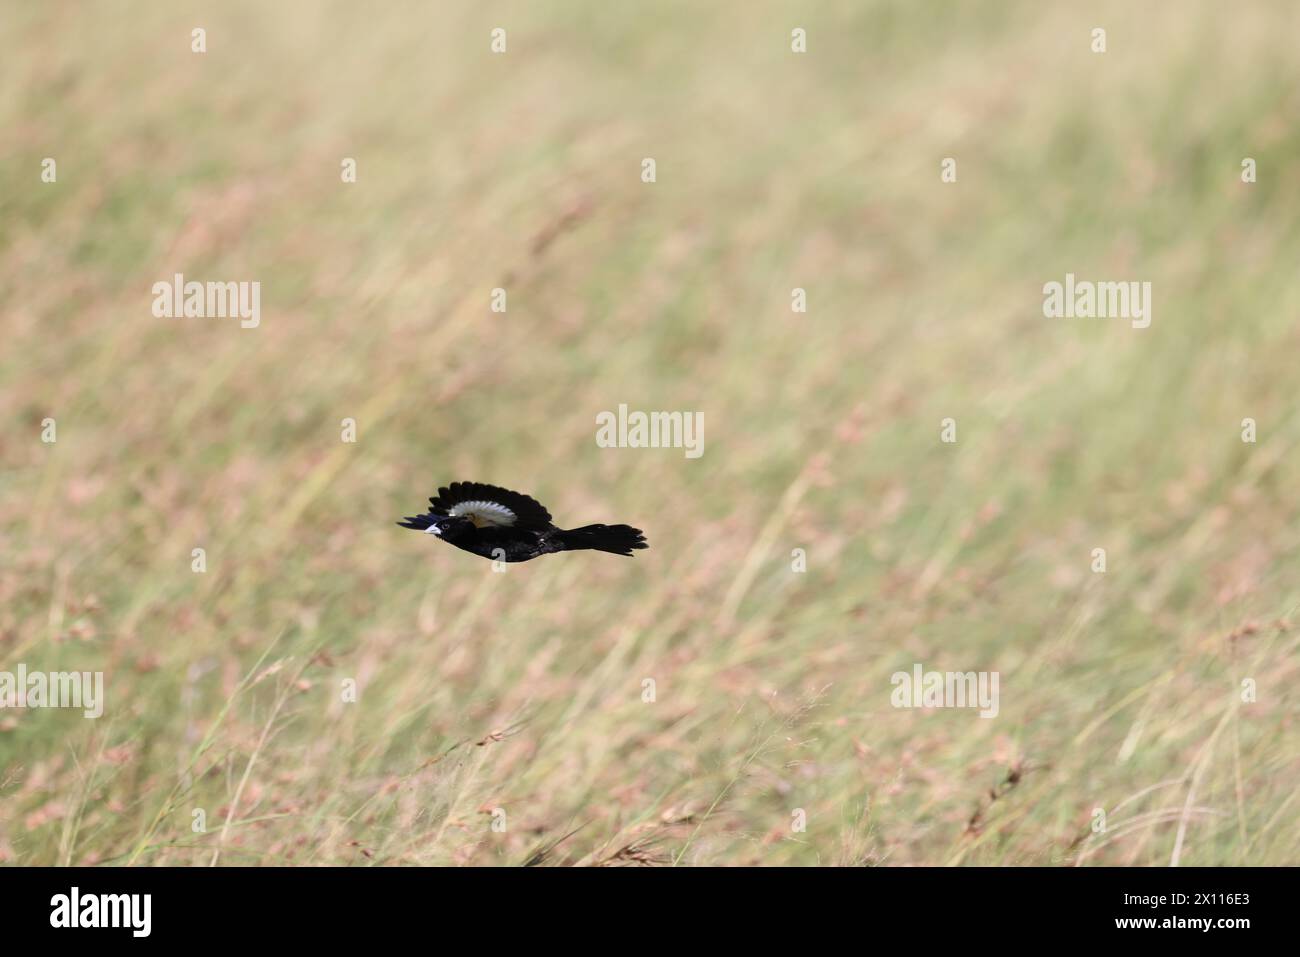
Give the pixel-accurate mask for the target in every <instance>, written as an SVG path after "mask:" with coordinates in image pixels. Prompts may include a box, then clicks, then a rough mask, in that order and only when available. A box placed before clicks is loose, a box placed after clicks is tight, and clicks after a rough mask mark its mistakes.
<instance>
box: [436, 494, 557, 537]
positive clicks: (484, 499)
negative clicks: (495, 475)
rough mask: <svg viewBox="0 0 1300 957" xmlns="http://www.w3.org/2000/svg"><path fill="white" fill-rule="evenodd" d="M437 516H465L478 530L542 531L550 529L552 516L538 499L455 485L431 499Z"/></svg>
mask: <svg viewBox="0 0 1300 957" xmlns="http://www.w3.org/2000/svg"><path fill="white" fill-rule="evenodd" d="M429 508H430V511H432V512H434V513H435V514H437V515H450V516H463V517H465V518H468V519H470V521H472V522H473V523H474V524H475V525H477V526H478V527H479V528H483V527H484V526H488V525H498V526H504V527H507V528H527V529H535V530H537V531H542V530H544V529H547V528H550V527H551V513H550V512H548V511H547V510H546V509H545V508H543V507H542V505H541V503H539V502H538V501H537V500H536V499H533V498H529V497H528V496H527V495H521V494H520V493H519V492H512V491H510V490H509V489H504V488H500V487H499V486H496V485H484V484H483V483H481V482H452V483H451V484H450V485H448V486H446V487H444V488H440V489H438V494H437V495H435V496H434V497H433V498H431V499H429Z"/></svg>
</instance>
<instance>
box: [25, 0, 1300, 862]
mask: <svg viewBox="0 0 1300 957" xmlns="http://www.w3.org/2000/svg"><path fill="white" fill-rule="evenodd" d="M480 6H481V5H479V4H472V3H459V2H456V3H452V2H447V3H440V4H437V5H432V4H415V3H411V4H406V5H385V11H386V12H384V13H382V14H375V13H363V12H362V11H361V10H360V8H359V5H353V4H342V3H340V4H336V5H332V6H326V7H323V8H322V7H321V6H320V5H316V4H301V5H299V4H290V3H283V4H281V3H276V4H255V3H251V2H249V3H221V4H215V3H214V4H186V3H176V4H171V3H169V4H148V5H146V4H136V5H134V6H133V8H132V10H133V12H132V13H131V15H129V16H128V15H126V14H124V13H123V12H121V11H122V7H121V5H110V4H98V5H86V4H73V3H52V4H34V5H30V6H26V5H25V6H23V7H21V8H20V9H18V10H15V11H11V12H10V13H9V14H8V15H7V24H6V28H5V30H4V31H3V34H0V61H2V62H4V64H5V73H6V78H7V82H6V83H5V84H3V86H0V128H3V129H4V130H5V136H4V137H3V140H2V142H0V334H2V335H3V342H4V351H3V355H2V357H0V403H2V404H3V408H4V409H5V411H6V416H5V423H4V425H3V430H2V431H0V461H2V462H3V473H0V483H2V484H0V488H2V489H3V494H2V495H0V663H3V665H0V667H10V666H12V665H13V664H15V663H17V662H23V663H25V664H26V665H27V666H28V668H30V669H46V670H64V669H77V670H103V671H104V672H105V673H106V684H107V694H108V706H107V710H106V713H105V716H104V717H103V718H102V719H100V720H98V721H86V720H84V719H82V718H81V717H80V716H79V715H75V714H72V713H69V712H59V711H48V710H47V711H22V712H19V711H5V712H0V861H4V862H14V863H21V864H49V863H69V862H71V863H95V862H103V863H124V862H134V863H137V864H209V863H218V864H223V863H266V864H280V863H295V864H339V863H355V864H360V865H370V864H524V863H532V864H551V865H553V864H565V863H580V864H602V865H625V864H639V865H665V864H672V863H677V864H750V863H764V864H859V863H877V864H890V865H902V864H919V863H925V864H945V863H957V864H1030V863H1037V864H1042V863H1086V864H1164V863H1168V862H1169V861H1170V860H1171V859H1173V858H1175V857H1176V858H1177V859H1179V860H1180V861H1181V862H1183V863H1188V864H1242V863H1270V864H1279V863H1295V862H1296V861H1297V860H1298V859H1300V854H1298V853H1297V852H1298V850H1300V829H1298V827H1297V821H1298V820H1300V816H1298V815H1297V810H1298V806H1297V801H1296V793H1297V790H1298V789H1297V784H1300V774H1298V773H1297V772H1298V771H1300V767H1298V761H1297V755H1298V754H1300V747H1297V744H1298V742H1297V728H1296V713H1297V692H1296V687H1297V683H1298V679H1300V666H1298V664H1297V634H1300V620H1297V619H1296V609H1297V601H1298V597H1300V592H1298V589H1297V586H1296V578H1295V574H1294V572H1295V568H1296V559H1297V557H1298V552H1300V526H1298V525H1297V514H1296V512H1297V504H1298V502H1300V495H1297V488H1300V460H1298V458H1297V443H1298V442H1300V412H1298V411H1297V406H1296V404H1295V402H1294V396H1293V392H1294V388H1293V383H1294V378H1295V356H1296V354H1297V348H1298V347H1300V332H1298V328H1300V327H1297V323H1296V316H1297V312H1298V309H1300V278H1298V274H1297V270H1296V268H1295V267H1296V263H1297V262H1300V226H1298V225H1297V224H1298V223H1300V216H1297V210H1298V209H1300V175H1298V174H1297V170H1296V157H1297V156H1300V133H1298V132H1297V128H1296V125H1295V122H1294V118H1295V117H1296V116H1297V115H1300V99H1297V94H1296V90H1298V89H1300V63H1298V62H1297V60H1296V58H1295V55H1294V37H1295V36H1296V33H1297V30H1296V28H1297V25H1298V24H1297V22H1296V21H1297V15H1296V11H1295V9H1294V6H1293V5H1292V4H1289V3H1286V2H1281V0H1279V2H1276V3H1267V2H1244V3H1238V4H1234V5H1232V7H1231V8H1230V9H1229V8H1228V7H1225V6H1224V5H1222V4H1218V3H1211V2H1200V3H1191V2H1186V3H1172V2H1169V3H1146V4H1129V3H1110V4H1103V5H1098V6H1097V7H1096V8H1095V9H1091V10H1088V11H1084V9H1083V7H1082V6H1081V5H1077V4H1065V3H1060V4H1043V3H1037V2H1032V3H1031V2H1027V0H1026V2H1012V3H987V4H974V3H967V4H960V5H957V7H956V9H955V10H951V11H948V10H947V6H948V5H938V4H931V3H895V2H883V0H878V2H866V3H857V2H854V3H850V2H840V3H818V4H810V3H809V4H791V3H750V2H745V3H741V2H734V3H723V4H709V5H707V6H706V5H700V4H687V3H661V4H656V5H654V7H653V10H652V9H650V8H649V7H647V8H645V9H642V5H630V4H628V5H624V4H600V3H579V2H556V3H547V4H522V3H519V4H512V5H504V6H501V7H499V8H495V7H494V8H493V9H490V10H487V11H483V10H480V9H478V8H479V7H480ZM940 6H942V7H943V8H944V10H945V12H942V13H941V12H940ZM196 25H202V26H204V27H206V29H207V31H208V38H209V39H208V44H209V52H208V53H206V54H204V55H202V56H198V55H194V54H192V53H190V52H189V31H190V29H191V28H192V27H194V26H196ZM1097 25H1104V26H1106V27H1107V28H1108V30H1109V46H1110V49H1109V52H1107V53H1106V54H1105V55H1095V54H1092V53H1090V52H1089V50H1088V34H1089V31H1090V29H1091V28H1092V27H1093V26H1097ZM494 26H505V27H506V28H507V29H508V31H509V33H508V36H509V52H508V54H507V55H505V56H493V55H491V54H490V53H489V52H488V31H489V29H490V28H491V27H494ZM794 26H803V27H805V28H806V29H807V30H808V34H809V47H810V49H809V53H808V54H806V55H804V56H795V55H792V54H791V53H790V52H789V46H788V42H789V39H788V38H789V31H790V29H791V28H792V27H794ZM46 156H52V157H55V158H56V159H57V161H58V164H59V165H58V170H59V180H58V183H57V184H53V185H45V184H42V183H40V181H39V178H38V177H39V172H40V161H41V159H42V158H43V157H46ZM345 156H352V157H356V158H357V160H358V164H359V181H358V182H357V183H356V184H354V185H344V184H342V183H340V181H339V164H340V161H341V159H342V158H343V157H345ZM644 156H653V157H655V158H656V160H657V162H658V172H659V181H658V182H657V183H655V184H653V185H647V184H643V183H642V182H640V180H639V175H638V174H639V171H640V162H641V159H642V157H644ZM945 156H953V157H957V158H958V162H959V179H958V183H956V184H952V185H943V184H940V182H939V178H938V169H939V161H940V159H941V158H943V157H945ZM1243 156H1252V157H1254V158H1255V159H1256V160H1257V161H1258V164H1259V171H1260V179H1259V182H1258V183H1256V184H1254V185H1250V186H1246V185H1244V184H1242V183H1241V182H1240V181H1239V179H1238V172H1239V164H1240V161H1241V158H1242V157H1243ZM1067 271H1072V272H1075V273H1077V274H1078V275H1080V276H1081V277H1098V278H1115V279H1146V280H1150V281H1151V282H1152V283H1153V285H1154V289H1155V294H1154V295H1155V318H1154V322H1153V324H1152V327H1151V328H1150V329H1147V330H1145V331H1136V330H1132V329H1130V328H1129V327H1128V325H1127V324H1126V323H1122V322H1113V323H1101V322H1087V321H1083V320H1078V321H1064V320H1063V321H1059V322H1052V321H1048V320H1045V319H1043V318H1042V316H1041V291H1040V290H1041V287H1042V284H1043V283H1044V282H1046V281H1049V280H1052V279H1060V278H1061V277H1062V276H1063V274H1064V273H1065V272H1067ZM174 272H183V273H185V274H186V275H187V277H189V278H199V279H222V280H241V279H243V280H258V281H260V282H261V283H262V288H263V303H262V309H263V318H262V324H261V326H260V327H259V328H258V329H255V330H242V329H240V328H238V326H237V325H236V324H235V323H233V322H232V321H230V320H175V321H172V320H160V319H155V318H154V317H153V316H152V315H151V314H150V301H151V297H150V294H149V289H150V286H151V285H152V283H153V282H155V281H158V280H160V279H165V278H167V277H170V276H171V275H172V274H173V273H174ZM496 286H504V287H506V288H508V290H509V296H510V299H509V312H508V313H507V314H506V315H495V314H493V313H491V312H490V311H489V310H488V297H489V291H490V290H491V289H492V288H493V287H496ZM795 286H801V287H804V288H806V289H807V290H808V295H809V302H810V309H809V313H808V315H807V316H795V315H792V314H791V312H790V307H789V303H790V290H791V288H792V287H795ZM619 403H627V404H628V405H629V406H631V407H632V408H634V409H636V408H639V409H676V410H698V411H701V412H702V413H703V415H704V421H705V438H706V451H705V454H704V456H703V457H702V458H700V459H698V460H688V459H686V458H685V457H684V456H683V455H682V454H681V453H680V452H678V451H655V450H604V449H599V448H597V447H596V445H595V442H594V440H593V437H594V432H595V427H594V417H595V415H596V413H597V412H599V411H601V410H605V409H614V408H616V407H617V405H618V404H619ZM47 416H51V417H54V418H55V419H56V420H57V423H58V441H57V443H55V444H53V445H48V444H43V443H42V442H41V441H40V431H41V425H40V423H41V421H42V419H44V418H45V417H47ZM945 416H954V417H956V419H957V420H958V424H959V441H958V442H957V444H956V445H945V444H942V443H940V442H939V421H940V419H942V418H944V417H945ZM1248 416H1249V417H1252V418H1254V419H1256V420H1257V422H1258V423H1259V441H1258V442H1257V443H1256V444H1253V445H1250V444H1244V443H1242V442H1241V441H1240V439H1239V431H1240V423H1241V420H1242V419H1243V418H1244V417H1248ZM345 417H353V418H355V419H356V420H357V423H358V428H359V439H358V441H357V442H356V443H355V444H345V443H343V442H341V441H340V432H339V429H340V421H341V420H342V419H343V418H345ZM452 479H475V480H481V481H491V482H499V483H501V484H505V485H509V486H512V487H516V488H520V489H523V490H526V491H531V492H533V493H534V494H535V495H537V496H538V497H539V498H540V499H541V500H542V501H544V502H546V503H547V504H548V505H549V506H550V507H551V510H552V512H553V513H555V514H556V515H557V517H559V518H561V519H562V520H565V521H568V522H569V523H571V524H574V525H576V524H582V523H585V522H588V521H602V520H616V521H629V522H632V523H634V524H637V525H639V526H641V527H642V528H644V529H646V533H647V536H648V538H649V540H650V543H651V549H650V550H649V551H648V552H643V553H641V554H640V555H638V557H637V558H636V559H635V560H634V561H626V560H621V559H619V560H616V559H613V558H610V557H608V556H598V555H574V556H567V557H563V558H562V559H552V560H546V561H538V562H533V563H530V564H526V565H520V566H514V567H511V568H510V569H509V571H508V572H507V573H506V574H494V573H492V571H491V567H490V565H489V564H488V563H486V562H482V561H479V560H476V559H473V558H471V557H470V556H467V555H464V554H462V553H459V552H456V551H454V550H453V549H449V548H444V547H437V546H435V544H434V543H432V542H429V541H427V540H424V539H421V538H420V537H418V536H415V535H412V534H410V533H409V532H406V531H403V530H401V529H398V528H396V527H394V525H393V524H392V522H393V520H394V519H396V518H397V517H399V516H401V515H403V514H410V510H411V509H412V508H414V507H416V506H418V505H420V503H422V502H423V500H424V498H425V497H426V496H427V495H429V494H430V493H431V492H432V491H433V489H434V488H435V487H436V485H437V484H438V483H440V482H445V481H449V480H452ZM195 547H203V548H205V549H206V550H207V557H208V568H207V572H206V574H201V575H198V574H193V573H192V572H191V570H190V561H191V559H190V555H191V549H193V548H195ZM1096 547H1105V548H1106V549H1107V550H1108V556H1109V570H1108V571H1107V572H1106V574H1104V575H1095V574H1093V573H1092V572H1091V571H1090V570H1089V562H1090V553H1091V550H1092V549H1093V548H1096ZM794 548H803V549H806V551H807V560H808V570H807V572H806V573H805V574H794V573H792V571H791V565H790V554H791V550H792V549H794ZM913 662H922V663H924V664H925V665H926V667H928V668H933V669H941V670H943V669H951V670H962V671H966V670H996V671H998V672H1000V674H1001V680H1002V700H1001V711H1000V714H999V716H998V717H997V718H996V719H992V720H981V719H979V718H977V717H975V716H974V715H973V714H972V713H971V712H968V711H951V710H949V711H943V710H940V711H907V710H896V709H894V708H892V707H891V706H890V702H889V695H890V691H891V686H890V683H889V678H890V675H891V674H892V673H893V672H895V671H898V670H901V669H908V668H910V666H911V664H912V663H913ZM647 678H651V679H654V681H655V682H656V692H657V693H656V700H655V701H654V702H653V703H646V702H643V700H642V682H643V681H644V680H645V679H647ZM1245 678H1252V679H1254V680H1255V681H1256V682H1257V685H1258V700H1257V701H1255V702H1254V703H1249V704H1247V703H1243V702H1242V701H1241V700H1240V695H1239V688H1240V684H1241V682H1242V680H1243V679H1245ZM346 679H354V680H355V681H357V682H358V684H359V687H360V689H361V690H360V700H359V701H358V702H357V703H355V704H348V703H345V702H343V701H342V699H341V694H340V688H341V685H342V682H343V681H344V680H346ZM1096 808H1104V809H1105V810H1106V812H1107V815H1108V823H1109V825H1110V829H1109V830H1108V832H1107V833H1105V834H1102V835H1097V834H1094V833H1093V832H1092V830H1091V828H1090V824H1091V822H1092V819H1093V812H1094V809H1096ZM494 809H502V810H503V811H504V814H505V818H504V820H505V823H506V826H505V829H504V831H494V830H493V829H492V827H491V824H492V821H493V817H492V812H493V811H494ZM797 809H803V810H804V811H805V812H806V815H807V830H806V831H805V832H795V831H792V828H791V822H792V819H793V815H794V813H795V811H796V810H797ZM196 810H202V811H203V812H204V817H205V821H206V828H205V830H204V832H202V833H196V832H195V831H194V829H193V828H192V822H193V820H194V812H195V811H196Z"/></svg>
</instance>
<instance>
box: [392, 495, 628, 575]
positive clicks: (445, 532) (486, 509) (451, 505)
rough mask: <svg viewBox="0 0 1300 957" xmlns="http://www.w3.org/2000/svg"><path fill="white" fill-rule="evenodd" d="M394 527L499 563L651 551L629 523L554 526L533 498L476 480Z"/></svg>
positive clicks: (439, 498) (409, 516) (438, 497)
mask: <svg viewBox="0 0 1300 957" xmlns="http://www.w3.org/2000/svg"><path fill="white" fill-rule="evenodd" d="M397 524H398V525H400V526H402V528H413V529H415V530H416V531H421V532H427V533H428V534H430V535H436V536H437V537H438V538H441V539H442V540H443V541H444V542H448V543H450V544H452V545H455V546H456V547H457V548H463V549H464V550H465V551H467V552H473V553H474V554H475V555H482V556H483V557H484V558H490V559H492V560H494V561H501V562H526V561H529V560H530V559H533V558H536V557H537V556H538V555H550V554H552V553H554V552H576V551H582V550H583V549H594V550H595V551H598V552H610V553H611V554H614V555H628V556H630V555H631V554H632V550H633V549H634V548H649V547H650V546H648V545H647V544H646V542H645V538H644V537H643V536H642V534H641V529H639V528H633V527H632V526H630V525H584V526H582V528H569V529H564V528H556V527H555V524H554V523H553V522H552V521H551V513H550V512H548V511H547V510H546V509H545V508H544V507H542V505H541V503H540V502H538V501H537V500H536V499H533V498H529V497H528V496H527V495H521V494H520V493H519V492H511V491H510V490H508V489H504V488H498V487H497V486H495V485H483V484H482V483H480V482H452V483H451V484H450V485H448V486H446V487H444V488H440V489H438V494H437V495H435V496H434V497H433V498H431V499H429V511H428V512H426V513H425V514H423V515H408V516H407V517H406V518H405V519H404V520H403V521H400V522H398V523H397Z"/></svg>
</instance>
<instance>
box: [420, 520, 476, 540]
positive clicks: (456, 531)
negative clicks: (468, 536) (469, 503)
mask: <svg viewBox="0 0 1300 957" xmlns="http://www.w3.org/2000/svg"><path fill="white" fill-rule="evenodd" d="M473 529H474V523H473V522H472V521H471V520H470V519H468V518H466V517H464V516H461V515H430V516H429V527H428V528H426V529H425V530H424V531H425V532H426V533H427V534H429V535H437V536H439V537H440V538H457V537H459V536H461V535H464V534H465V533H466V532H470V531H472V530H473Z"/></svg>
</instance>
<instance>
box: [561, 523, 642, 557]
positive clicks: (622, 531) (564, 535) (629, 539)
mask: <svg viewBox="0 0 1300 957" xmlns="http://www.w3.org/2000/svg"><path fill="white" fill-rule="evenodd" d="M557 537H558V538H559V540H560V542H561V543H562V544H563V545H564V547H565V549H566V550H568V551H571V552H574V551H579V550H580V549H584V548H591V549H595V550H596V551H598V552H610V553H611V554H614V555H631V554H632V549H634V548H649V547H650V546H649V545H647V544H646V543H645V537H644V536H643V535H642V534H641V529H639V528H633V527H632V526H631V525H584V526H582V528H570V529H568V530H567V531H561V532H560V533H559V535H558V536H557Z"/></svg>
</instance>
